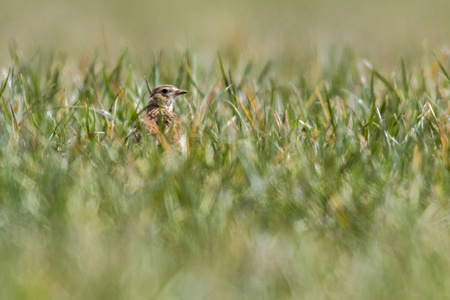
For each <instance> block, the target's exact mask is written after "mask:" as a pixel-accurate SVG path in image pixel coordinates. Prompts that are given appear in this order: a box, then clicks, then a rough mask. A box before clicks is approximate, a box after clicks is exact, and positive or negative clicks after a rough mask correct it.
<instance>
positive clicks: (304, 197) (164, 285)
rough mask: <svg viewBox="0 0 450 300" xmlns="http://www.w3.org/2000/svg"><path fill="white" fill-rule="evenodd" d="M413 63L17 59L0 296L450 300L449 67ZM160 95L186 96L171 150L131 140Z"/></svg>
mask: <svg viewBox="0 0 450 300" xmlns="http://www.w3.org/2000/svg"><path fill="white" fill-rule="evenodd" d="M422 57H423V59H421V60H416V61H408V62H405V61H404V60H402V59H399V60H398V62H397V63H396V64H394V65H391V66H390V67H388V68H383V70H380V69H377V68H374V67H373V66H372V65H371V63H370V62H369V61H366V60H364V59H362V58H361V57H358V56H357V55H355V54H354V53H353V52H352V50H351V49H348V48H342V49H334V50H333V51H329V52H311V53H310V54H309V56H307V57H304V59H302V60H301V62H298V61H299V60H298V58H296V57H294V56H291V57H289V56H288V57H287V58H286V59H285V60H265V61H261V60H251V59H246V58H242V57H241V56H239V55H238V54H237V52H236V51H235V52H233V51H232V50H230V51H228V52H227V51H224V52H221V53H218V54H217V55H214V56H211V57H209V59H202V57H199V56H197V55H196V53H195V52H177V53H165V52H155V55H154V56H153V60H152V61H151V62H150V63H149V65H148V67H146V68H145V70H143V71H142V70H141V69H142V68H141V67H138V68H137V67H136V65H139V63H138V62H136V61H134V60H133V59H134V58H133V57H131V56H130V55H129V53H128V52H127V51H126V50H125V51H124V52H123V53H122V55H120V56H118V57H116V58H114V59H112V63H110V62H108V61H107V60H105V59H104V58H103V57H102V56H101V55H95V54H92V55H86V56H83V57H82V58H81V59H80V60H79V61H74V60H70V59H67V58H66V57H65V56H64V55H59V54H58V53H56V54H53V55H50V54H48V53H37V54H36V55H34V56H25V55H21V54H20V52H19V51H18V49H17V48H16V47H15V46H11V47H10V62H9V63H8V64H5V65H3V66H2V69H1V72H2V73H1V74H0V76H1V77H0V84H1V86H0V98H1V104H0V108H1V113H0V124H1V126H0V145H1V146H0V168H1V172H0V207H1V209H0V298H1V299H446V298H449V297H450V282H449V280H450V238H449V237H450V222H449V218H448V209H449V197H448V195H449V194H450V184H449V183H450V169H449V167H450V161H449V159H450V154H449V150H450V147H449V140H448V139H449V134H450V123H449V112H450V107H449V102H448V99H449V94H450V76H449V74H448V72H450V68H449V64H448V62H447V57H448V55H447V54H446V49H445V48H443V49H442V50H439V51H437V52H436V56H434V55H433V54H432V53H430V52H426V53H423V56H422ZM289 58H291V59H289ZM292 61H295V62H296V63H294V64H292V63H290V62H292ZM297 62H298V63H297ZM286 70H290V71H289V74H288V73H286V72H288V71H286ZM162 83H170V84H174V85H176V86H178V87H179V88H183V89H186V90H188V91H189V94H187V95H186V97H184V98H182V99H179V100H178V101H177V103H176V104H175V111H176V112H177V113H178V114H179V115H180V116H181V118H182V120H183V124H184V125H183V126H184V136H183V142H184V143H183V145H182V146H176V145H172V146H170V147H161V146H157V145H156V144H155V142H154V140H152V139H151V138H147V139H144V140H143V142H142V144H140V145H135V144H133V143H130V141H129V140H128V139H127V136H128V135H129V132H130V129H131V128H132V127H133V125H134V124H135V122H136V120H137V118H138V112H139V111H140V110H141V109H142V108H143V107H144V106H145V105H146V104H147V101H148V97H149V89H151V88H154V87H155V86H157V85H159V84H162Z"/></svg>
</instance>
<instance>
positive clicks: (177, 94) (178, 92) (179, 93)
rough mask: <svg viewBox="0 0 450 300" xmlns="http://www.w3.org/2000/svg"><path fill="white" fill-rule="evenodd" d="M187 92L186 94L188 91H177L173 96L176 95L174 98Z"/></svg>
mask: <svg viewBox="0 0 450 300" xmlns="http://www.w3.org/2000/svg"><path fill="white" fill-rule="evenodd" d="M187 92H188V91H185V90H177V91H176V92H175V95H176V96H179V95H183V94H187Z"/></svg>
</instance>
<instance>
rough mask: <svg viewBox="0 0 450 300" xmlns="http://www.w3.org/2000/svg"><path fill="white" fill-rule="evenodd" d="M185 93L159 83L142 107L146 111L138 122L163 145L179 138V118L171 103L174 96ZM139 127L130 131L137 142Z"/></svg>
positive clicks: (139, 135)
mask: <svg viewBox="0 0 450 300" xmlns="http://www.w3.org/2000/svg"><path fill="white" fill-rule="evenodd" d="M186 93H188V91H185V90H181V89H179V88H177V87H176V86H173V85H169V84H165V85H160V86H158V87H156V88H154V89H153V91H151V95H150V100H149V102H148V104H147V106H146V107H145V108H144V109H146V112H145V114H144V115H143V116H142V117H141V118H140V124H141V125H143V127H144V128H145V129H146V130H147V132H148V133H149V134H150V135H152V136H154V137H155V138H156V140H157V143H158V144H161V145H162V146H163V147H165V146H166V145H167V141H169V142H178V141H179V140H180V137H181V120H180V117H179V116H178V115H177V114H176V113H175V112H174V111H173V104H174V102H175V98H177V97H178V96H180V95H183V94H186ZM139 128H140V126H139V125H137V126H135V127H134V129H133V132H132V135H133V138H134V140H135V141H137V142H140V141H141V139H142V137H141V134H140V133H139Z"/></svg>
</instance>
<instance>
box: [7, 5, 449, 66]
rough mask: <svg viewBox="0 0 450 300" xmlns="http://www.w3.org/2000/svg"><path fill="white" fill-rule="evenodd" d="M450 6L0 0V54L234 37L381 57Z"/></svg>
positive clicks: (420, 36) (430, 44)
mask: <svg viewBox="0 0 450 300" xmlns="http://www.w3.org/2000/svg"><path fill="white" fill-rule="evenodd" d="M449 11H450V2H449V1H444V0H430V1H419V0H412V1H411V0H408V1H406V0H397V1H387V0H381V1H356V0H348V1H337V0H318V1H294V0H281V1H267V0H263V1H256V0H247V1H237V0H227V1H224V0H219V1H205V0H197V1H182V0H172V1H146V0H128V1H117V0H115V1H110V0H94V1H85V0H81V1H68V0H65V1H61V0H42V1H30V0H2V1H1V9H0V44H1V45H2V47H1V48H0V55H1V56H0V60H1V62H5V60H7V59H9V55H8V43H10V42H11V41H17V43H18V46H19V48H20V49H21V50H22V51H23V52H25V54H33V53H34V52H35V51H36V50H38V49H39V50H40V51H47V50H51V51H62V52H63V53H66V54H68V55H73V56H74V57H75V58H76V57H78V56H80V55H82V54H83V53H84V52H85V51H92V49H99V50H102V51H106V54H108V55H111V57H114V56H115V55H117V54H118V53H120V52H121V51H122V50H123V49H124V48H125V47H128V48H129V50H130V52H131V53H133V54H135V55H138V56H139V57H140V58H145V57H146V55H152V53H153V51H154V50H155V49H164V50H166V51H179V50H180V49H192V50H196V51H203V53H204V54H205V55H207V54H208V52H213V53H215V52H216V51H217V50H218V49H219V50H220V49H221V48H223V47H226V45H227V44H229V43H230V42H232V43H233V44H234V45H235V44H236V42H238V44H240V45H241V46H242V47H241V48H240V49H238V50H239V51H242V53H243V54H246V53H247V54H248V53H250V54H251V56H256V55H262V56H265V55H267V56H270V57H272V58H273V57H274V54H283V53H284V52H285V51H299V50H301V51H303V50H305V49H306V50H309V49H311V48H313V49H317V48H319V49H321V48H327V47H329V46H330V45H333V46H338V47H340V46H349V47H351V48H352V49H354V50H355V51H356V52H357V54H358V55H359V56H363V57H365V58H368V59H370V60H372V61H377V62H380V63H386V64H388V63H391V62H392V61H396V62H398V58H399V57H400V55H401V56H403V57H408V56H414V55H417V54H419V53H423V48H426V49H427V50H428V49H432V50H434V49H436V47H439V46H440V44H441V43H445V42H447V41H448V38H449V34H450V26H449V21H448V20H449V18H448V12H449Z"/></svg>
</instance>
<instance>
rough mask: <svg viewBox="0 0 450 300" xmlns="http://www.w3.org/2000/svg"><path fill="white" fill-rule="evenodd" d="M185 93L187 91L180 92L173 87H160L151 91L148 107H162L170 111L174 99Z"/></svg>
mask: <svg viewBox="0 0 450 300" xmlns="http://www.w3.org/2000/svg"><path fill="white" fill-rule="evenodd" d="M186 93H187V91H185V90H180V89H179V88H177V87H176V86H173V85H160V86H158V87H156V88H155V89H154V90H153V91H152V94H151V97H150V101H149V106H158V107H164V108H167V109H169V110H172V109H173V103H174V102H175V98H176V97H178V96H180V95H183V94H186Z"/></svg>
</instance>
